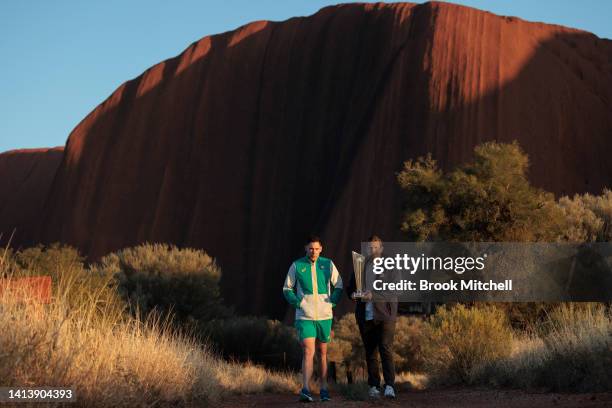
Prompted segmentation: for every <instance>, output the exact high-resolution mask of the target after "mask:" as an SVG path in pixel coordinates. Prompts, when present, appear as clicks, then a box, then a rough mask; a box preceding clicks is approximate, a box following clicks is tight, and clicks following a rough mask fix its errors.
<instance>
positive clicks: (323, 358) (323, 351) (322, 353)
mask: <svg viewBox="0 0 612 408" xmlns="http://www.w3.org/2000/svg"><path fill="white" fill-rule="evenodd" d="M316 344H317V350H318V352H319V363H320V364H321V367H320V371H319V374H320V375H321V389H323V390H326V389H327V343H323V342H322V341H319V340H317V343H316Z"/></svg>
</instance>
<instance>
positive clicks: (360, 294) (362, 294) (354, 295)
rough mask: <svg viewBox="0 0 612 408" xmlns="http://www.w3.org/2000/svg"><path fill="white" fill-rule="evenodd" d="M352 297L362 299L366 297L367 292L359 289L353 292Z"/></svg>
mask: <svg viewBox="0 0 612 408" xmlns="http://www.w3.org/2000/svg"><path fill="white" fill-rule="evenodd" d="M351 297H352V298H353V299H361V298H363V297H365V293H364V292H362V291H357V292H353V294H352V295H351Z"/></svg>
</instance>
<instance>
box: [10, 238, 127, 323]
mask: <svg viewBox="0 0 612 408" xmlns="http://www.w3.org/2000/svg"><path fill="white" fill-rule="evenodd" d="M11 262H12V264H13V267H12V275H13V276H16V277H19V276H37V275H48V276H51V280H52V291H53V297H54V299H55V300H56V301H58V300H61V302H62V303H63V304H64V305H66V306H67V308H68V309H67V312H77V311H81V310H89V311H92V310H93V311H96V314H97V316H98V317H99V318H102V319H110V320H114V319H117V318H120V317H121V316H122V315H123V313H124V311H125V309H126V307H127V305H126V303H125V302H124V301H123V300H122V299H121V297H120V296H119V294H118V292H117V281H116V279H115V277H114V276H113V274H112V273H108V271H104V270H90V269H87V268H85V267H84V263H83V262H84V257H82V256H81V255H80V254H79V252H78V250H77V249H75V248H73V247H70V246H67V245H61V244H57V243H54V244H51V245H49V246H44V245H38V246H36V247H32V248H26V249H23V250H21V251H18V252H16V253H15V254H14V255H13V257H12V259H11ZM92 303H93V304H92Z"/></svg>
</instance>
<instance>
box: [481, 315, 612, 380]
mask: <svg viewBox="0 0 612 408" xmlns="http://www.w3.org/2000/svg"><path fill="white" fill-rule="evenodd" d="M511 349H512V352H511V354H510V355H509V356H508V357H507V358H502V359H499V360H495V361H490V362H487V364H484V365H483V366H482V367H480V370H479V373H478V374H477V376H476V377H477V378H478V381H479V382H483V383H488V384H493V385H504V386H511V387H523V388H525V387H545V388H548V389H551V390H556V391H609V390H611V389H612V316H611V315H610V312H609V311H608V310H606V308H605V307H604V306H602V305H599V304H582V305H579V306H577V305H574V304H568V305H562V306H560V307H559V308H558V309H556V310H555V311H554V312H553V313H551V315H550V316H549V318H548V320H547V322H545V323H544V324H543V325H542V326H541V327H540V328H539V332H538V333H535V334H532V335H530V336H525V337H522V338H517V339H516V340H515V341H513V342H512V347H511Z"/></svg>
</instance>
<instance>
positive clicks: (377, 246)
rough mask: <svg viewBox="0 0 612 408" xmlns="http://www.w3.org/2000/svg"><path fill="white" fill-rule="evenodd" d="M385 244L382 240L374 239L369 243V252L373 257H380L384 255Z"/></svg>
mask: <svg viewBox="0 0 612 408" xmlns="http://www.w3.org/2000/svg"><path fill="white" fill-rule="evenodd" d="M382 251H383V246H382V242H380V241H372V242H370V243H369V244H368V253H369V254H370V255H372V256H373V257H379V256H381V255H382Z"/></svg>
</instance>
